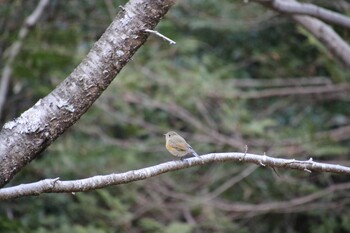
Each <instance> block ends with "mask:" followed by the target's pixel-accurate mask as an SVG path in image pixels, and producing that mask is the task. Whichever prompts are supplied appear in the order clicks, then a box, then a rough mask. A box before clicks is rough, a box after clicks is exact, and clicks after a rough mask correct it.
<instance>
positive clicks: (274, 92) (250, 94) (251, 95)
mask: <svg viewBox="0 0 350 233" xmlns="http://www.w3.org/2000/svg"><path fill="white" fill-rule="evenodd" d="M349 91H350V85H349V84H346V83H341V84H335V85H324V86H310V87H284V88H269V89H264V90H256V91H236V93H230V94H228V95H222V94H218V93H211V94H210V97H213V98H227V99H232V98H239V99H261V98H271V97H277V96H290V95H317V94H330V93H336V94H340V93H346V94H347V93H349Z"/></svg>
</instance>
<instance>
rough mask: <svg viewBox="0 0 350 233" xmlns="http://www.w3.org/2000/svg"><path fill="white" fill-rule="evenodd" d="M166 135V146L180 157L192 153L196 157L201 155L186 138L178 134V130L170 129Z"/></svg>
mask: <svg viewBox="0 0 350 233" xmlns="http://www.w3.org/2000/svg"><path fill="white" fill-rule="evenodd" d="M164 135H165V141H166V143H165V147H166V149H167V150H168V151H169V152H170V154H172V155H174V156H175V157H179V158H182V157H184V156H185V155H188V154H192V155H194V156H196V157H199V155H198V154H197V153H196V152H195V151H194V150H193V148H192V147H191V146H190V145H189V144H188V143H187V142H186V141H185V139H184V138H183V137H181V136H180V135H178V134H177V133H176V132H174V131H170V132H168V133H166V134H164Z"/></svg>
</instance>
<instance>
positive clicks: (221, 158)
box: [0, 152, 350, 200]
mask: <svg viewBox="0 0 350 233" xmlns="http://www.w3.org/2000/svg"><path fill="white" fill-rule="evenodd" d="M225 161H236V162H247V163H255V164H257V165H260V166H263V167H274V168H289V169H295V170H300V171H305V172H309V173H311V172H332V173H338V174H345V175H350V167H346V166H341V165H333V164H327V163H319V162H314V161H313V160H312V158H310V159H309V160H306V161H300V160H295V159H280V158H273V157H269V156H266V155H256V154H248V153H234V152H230V153H212V154H206V155H202V156H201V157H200V158H188V159H185V160H184V161H170V162H166V163H162V164H158V165H155V166H151V167H146V168H141V169H138V170H132V171H128V172H124V173H119V174H110V175H99V176H94V177H89V178H85V179H80V180H69V181H60V180H59V178H55V179H45V180H41V181H38V182H34V183H29V184H22V185H18V186H13V187H8V188H3V189H0V200H7V199H13V198H18V197H23V196H33V195H39V194H42V193H74V192H84V191H89V190H94V189H99V188H104V187H107V186H111V185H118V184H126V183H130V182H133V181H138V180H144V179H147V178H150V177H153V176H157V175H160V174H162V173H166V172H170V171H175V170H180V169H184V168H188V167H194V166H198V165H206V164H210V163H212V162H225Z"/></svg>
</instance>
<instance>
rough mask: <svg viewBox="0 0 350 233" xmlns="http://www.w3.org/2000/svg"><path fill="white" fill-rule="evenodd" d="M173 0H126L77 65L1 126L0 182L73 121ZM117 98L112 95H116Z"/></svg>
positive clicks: (142, 40)
mask: <svg viewBox="0 0 350 233" xmlns="http://www.w3.org/2000/svg"><path fill="white" fill-rule="evenodd" d="M174 2H175V0H130V1H129V2H128V3H127V4H126V5H125V6H124V7H121V10H120V12H119V14H118V15H117V17H116V18H115V19H114V21H113V22H112V23H111V25H110V26H109V27H108V28H107V30H106V31H105V33H104V34H103V35H102V37H101V38H100V39H99V40H98V41H97V42H96V43H95V45H94V46H93V48H92V49H91V50H90V52H89V54H88V55H87V56H86V57H85V59H84V60H83V61H82V62H81V63H80V65H79V66H78V67H77V68H76V69H75V70H74V71H73V72H72V73H71V74H70V75H69V76H68V77H67V78H66V79H65V80H64V81H63V82H62V83H61V84H59V85H58V86H57V87H56V88H55V89H54V90H53V91H52V92H51V93H50V94H48V95H47V96H46V97H44V98H42V99H40V100H39V101H38V102H37V103H36V104H35V105H34V106H33V107H32V108H30V109H28V110H27V111H25V112H24V113H23V114H22V115H21V116H20V117H18V118H17V119H15V120H13V121H10V122H8V123H6V124H5V125H4V126H3V129H2V130H1V131H0V187H2V186H4V185H5V184H6V183H7V182H9V181H10V180H11V178H12V177H13V176H14V175H15V174H16V173H17V172H19V171H20V170H21V169H22V168H23V167H24V166H25V165H26V164H28V163H29V162H30V161H31V160H33V159H35V158H36V157H37V155H38V154H39V153H40V152H42V151H43V150H45V149H46V148H47V147H48V146H49V145H50V144H51V143H52V142H53V141H54V140H55V139H57V138H58V137H59V136H60V135H61V134H62V133H63V132H64V131H65V130H67V129H68V128H69V127H70V126H71V125H73V124H74V123H75V122H76V121H77V120H78V119H79V118H80V117H81V116H82V115H83V114H84V113H85V112H86V111H87V110H88V109H89V107H90V106H91V105H92V104H93V103H94V101H95V100H96V99H97V98H98V97H99V96H100V95H101V93H102V92H103V91H104V90H105V89H106V88H107V87H108V85H109V84H110V83H111V81H112V80H113V79H114V77H115V76H116V75H117V74H118V73H119V72H120V70H121V69H122V68H123V67H124V65H125V64H126V63H127V62H128V61H129V60H130V59H131V57H132V55H133V54H134V53H135V52H136V51H137V49H138V48H139V47H140V46H141V45H142V44H143V43H144V42H145V41H146V39H147V37H148V33H147V32H145V31H144V30H146V29H153V28H154V27H155V26H156V25H157V23H158V22H159V21H160V20H161V18H162V17H163V16H164V15H165V14H166V12H167V11H168V10H169V8H170V7H171V6H172V5H173V4H174ZM116 101H117V100H116Z"/></svg>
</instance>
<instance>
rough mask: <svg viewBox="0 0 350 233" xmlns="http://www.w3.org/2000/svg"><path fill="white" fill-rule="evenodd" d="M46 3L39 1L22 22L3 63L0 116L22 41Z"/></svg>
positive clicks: (0, 85) (45, 0)
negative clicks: (15, 39) (16, 38)
mask: <svg viewBox="0 0 350 233" xmlns="http://www.w3.org/2000/svg"><path fill="white" fill-rule="evenodd" d="M48 3H49V0H41V1H40V2H39V4H38V5H37V6H36V8H35V10H34V11H33V13H32V14H31V15H29V16H28V17H27V18H26V20H25V21H24V23H23V25H22V27H21V29H20V30H19V34H18V35H19V36H18V40H17V41H16V42H15V43H13V44H12V46H11V48H10V50H9V55H8V58H7V61H6V63H5V67H4V69H3V70H2V73H1V81H0V116H1V115H2V112H3V106H4V104H5V100H6V95H7V90H8V86H9V83H10V78H11V75H12V64H13V62H14V60H15V58H16V57H17V55H18V54H19V52H20V50H21V48H22V44H23V40H24V39H25V38H26V37H27V35H28V33H29V31H30V29H31V28H32V27H33V26H34V25H35V24H36V23H37V21H38V20H39V18H40V16H41V15H42V13H43V11H44V9H45V7H46V6H47V5H48Z"/></svg>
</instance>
